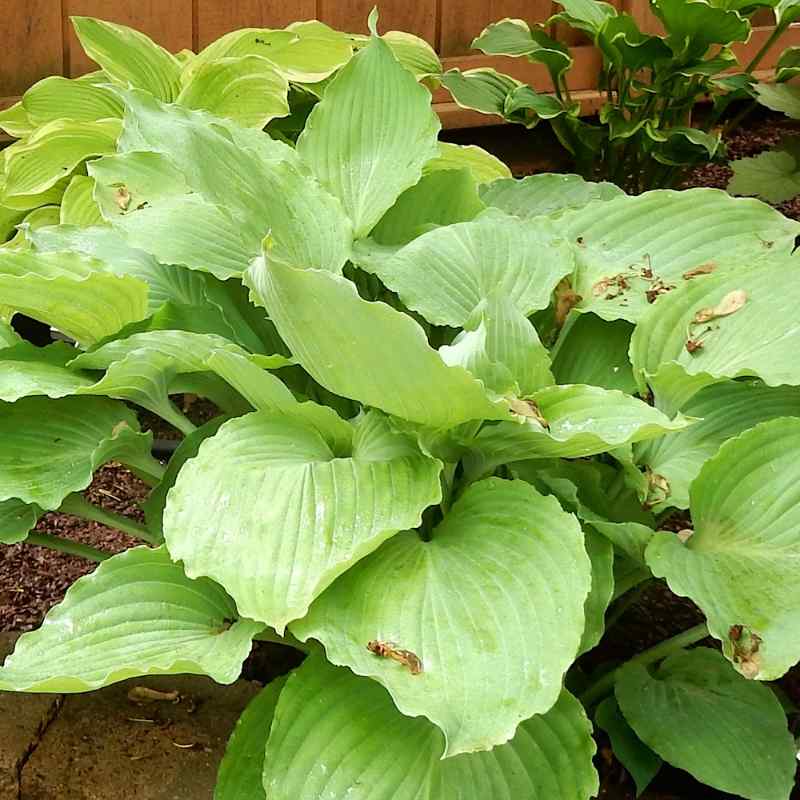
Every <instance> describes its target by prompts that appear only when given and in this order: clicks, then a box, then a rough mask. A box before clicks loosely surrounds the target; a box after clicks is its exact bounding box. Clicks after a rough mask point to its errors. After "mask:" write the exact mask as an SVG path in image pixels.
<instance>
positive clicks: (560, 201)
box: [481, 173, 624, 219]
mask: <svg viewBox="0 0 800 800" xmlns="http://www.w3.org/2000/svg"><path fill="white" fill-rule="evenodd" d="M621 194H624V192H623V191H622V189H620V188H619V187H617V186H615V185H614V184H613V183H605V182H602V183H591V182H589V181H585V180H584V179H583V178H581V177H580V176H579V175H561V174H550V173H542V174H541V175H529V176H528V177H527V178H522V179H521V180H516V179H514V178H505V179H501V180H497V181H493V182H492V183H488V184H486V185H485V186H483V188H482V189H481V199H482V200H483V202H484V203H486V205H487V206H493V207H495V208H499V209H501V210H502V211H505V212H506V213H507V214H513V215H514V216H516V217H521V218H522V219H530V218H531V217H539V216H543V215H546V214H555V213H557V212H559V211H563V210H565V209H566V210H568V209H576V208H583V206H585V205H586V204H587V203H588V202H590V201H591V200H613V199H614V198H615V197H617V196H618V195H621Z"/></svg>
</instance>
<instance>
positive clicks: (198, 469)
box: [164, 411, 441, 632]
mask: <svg viewBox="0 0 800 800" xmlns="http://www.w3.org/2000/svg"><path fill="white" fill-rule="evenodd" d="M440 469H441V465H440V463H439V462H438V461H434V460H432V459H429V458H426V457H425V456H423V455H422V454H421V453H420V452H419V450H418V449H417V448H416V445H414V444H413V443H412V441H411V440H410V439H408V438H406V437H404V436H402V435H399V434H395V433H393V432H392V430H391V429H390V427H389V425H388V422H387V420H386V419H385V418H384V417H383V416H382V415H380V414H378V413H376V412H372V413H370V414H368V415H367V416H366V417H365V418H364V419H363V420H362V421H361V422H360V423H359V424H358V425H357V427H355V428H353V427H351V426H350V425H349V424H348V423H346V422H344V421H343V420H335V419H334V418H333V417H328V418H327V419H326V420H324V421H323V420H322V418H321V417H320V418H316V419H311V418H309V416H307V415H304V416H301V415H300V414H295V413H292V412H279V411H275V412H256V413H253V414H249V415H247V416H245V417H240V418H239V419H235V420H232V421H230V422H228V423H226V424H225V425H224V426H223V427H222V428H220V431H219V433H218V434H217V435H216V436H214V437H213V438H211V439H208V440H207V441H205V442H204V443H203V445H202V446H201V447H200V451H199V453H198V455H197V457H196V458H194V459H192V460H191V461H189V462H188V463H187V464H186V466H185V467H184V468H183V469H182V470H181V473H180V475H179V476H178V480H177V482H176V484H175V486H174V488H173V489H172V491H171V492H170V494H169V497H168V499H167V507H166V510H165V512H164V534H165V537H166V540H167V543H168V545H169V548H170V552H171V553H172V554H173V556H174V557H175V558H179V559H181V560H182V561H183V562H184V564H185V565H186V570H187V574H189V575H192V576H197V575H208V576H210V577H213V578H215V579H216V580H218V581H220V582H221V583H222V584H223V586H225V588H226V589H227V590H228V591H229V592H230V593H231V595H232V596H233V597H234V599H235V600H236V604H237V606H238V608H239V610H240V611H241V613H243V614H245V615H246V616H249V617H252V618H254V619H259V620H262V621H263V622H266V623H267V624H269V625H272V626H273V627H274V628H276V629H277V630H278V631H279V632H282V631H283V630H284V628H285V626H286V624H287V623H288V622H290V621H292V620H294V619H298V618H299V617H302V616H303V615H304V614H305V613H306V611H307V610H308V607H309V605H310V604H311V602H312V601H313V599H314V598H315V597H316V596H317V595H318V594H320V593H321V592H322V591H323V590H324V589H325V588H326V587H327V586H328V585H329V584H330V583H331V582H332V581H333V580H334V579H335V578H336V577H337V576H339V575H340V574H342V573H343V572H345V571H346V570H347V569H348V568H349V567H350V566H351V565H352V564H354V563H355V562H356V561H358V560H359V559H361V558H363V557H364V556H365V555H367V554H368V553H370V552H372V551H373V550H375V549H376V548H377V547H378V546H379V545H380V544H381V543H382V542H383V541H385V540H386V539H388V538H389V537H390V536H393V535H394V534H395V533H397V532H398V531H400V530H404V529H406V528H413V527H415V526H416V525H418V524H419V522H420V519H421V514H422V512H423V511H424V509H425V508H427V507H428V506H429V505H431V504H432V503H435V502H437V501H438V500H439V497H440V491H441V490H440V486H439V471H440ZM198 493H199V494H202V496H204V497H206V498H207V500H208V502H207V503H203V504H198V503H197V497H198Z"/></svg>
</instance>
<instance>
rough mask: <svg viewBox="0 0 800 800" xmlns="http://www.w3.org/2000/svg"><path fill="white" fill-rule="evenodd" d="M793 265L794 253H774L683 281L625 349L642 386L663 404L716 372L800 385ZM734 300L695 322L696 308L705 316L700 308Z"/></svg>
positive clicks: (797, 264)
mask: <svg viewBox="0 0 800 800" xmlns="http://www.w3.org/2000/svg"><path fill="white" fill-rule="evenodd" d="M798 271H800V260H798V259H795V258H786V257H780V256H776V257H775V258H774V259H769V260H766V261H763V262H762V263H760V264H758V265H756V266H752V267H750V268H747V269H738V270H724V271H723V270H721V271H720V272H719V273H718V274H711V275H706V276H701V277H698V278H694V279H693V280H690V281H684V282H683V285H682V286H680V287H679V288H678V289H676V290H675V291H674V292H670V293H669V294H668V295H666V296H664V297H662V298H661V299H660V300H659V301H658V303H657V306H658V307H657V308H656V307H655V306H654V307H653V308H652V310H651V311H650V312H649V313H647V314H645V315H644V317H643V318H642V321H641V323H640V324H639V325H638V326H637V327H636V330H635V331H634V334H633V337H632V339H631V350H630V353H631V361H632V362H633V367H634V374H635V375H636V377H637V380H638V381H639V382H640V385H641V386H642V387H643V386H644V384H645V383H649V384H650V386H651V387H652V389H653V391H654V393H655V395H656V397H657V398H658V400H659V401H660V403H662V404H663V405H665V406H669V405H673V404H675V403H673V398H675V397H680V398H681V399H683V401H684V402H685V400H687V399H688V398H689V397H690V396H691V395H692V394H693V393H694V392H697V391H698V390H699V389H701V388H702V387H703V385H705V384H708V383H713V382H714V381H715V380H719V379H721V378H737V377H742V376H754V377H758V378H761V380H763V381H764V383H766V384H767V385H768V386H780V385H781V384H789V385H796V384H800V368H799V367H800V364H798V362H797V359H795V358H793V354H794V353H796V352H797V347H798V346H800V327H798V326H796V325H795V324H794V319H795V313H796V309H797V307H798V304H800V283H798V282H797V280H796V279H795V278H796V275H797V273H798ZM776 287H780V291H777V290H776ZM732 300H733V301H736V302H734V303H733V305H732V307H733V308H735V309H736V310H734V311H732V312H730V313H727V314H726V315H719V316H718V317H715V316H714V315H713V314H712V315H711V316H712V318H711V319H708V320H707V321H706V322H700V323H698V322H697V321H696V318H697V315H700V316H701V318H702V317H703V316H705V317H708V316H709V314H708V313H706V312H708V311H712V310H713V309H715V308H717V307H719V306H720V305H721V304H723V301H725V302H726V303H730V302H731V301H732ZM737 306H738V307H737ZM701 312H702V314H701ZM690 341H691V342H692V344H689V346H688V347H687V343H689V342H690ZM698 343H699V345H700V346H699V347H697V346H696V345H697V344H698ZM690 350H691V352H690Z"/></svg>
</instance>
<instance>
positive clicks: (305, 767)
mask: <svg viewBox="0 0 800 800" xmlns="http://www.w3.org/2000/svg"><path fill="white" fill-rule="evenodd" d="M443 747H444V736H443V735H442V733H441V732H440V731H439V730H438V729H437V728H436V727H434V726H433V725H431V724H430V723H429V722H428V721H427V720H425V719H422V718H416V719H415V718H411V717H405V716H403V715H402V714H400V713H399V712H398V711H397V709H396V708H395V707H394V705H393V704H392V702H391V699H390V697H389V695H388V694H387V693H386V691H385V690H384V689H383V688H382V687H380V686H379V685H378V684H377V683H375V682H373V681H370V680H367V679H364V678H358V677H356V676H355V675H353V674H352V673H351V672H350V671H349V670H345V669H337V668H336V667H332V666H330V665H328V664H326V663H325V661H324V660H323V659H321V658H319V657H312V658H309V659H307V660H306V662H305V663H304V664H303V665H302V666H301V667H300V669H298V670H297V672H295V673H294V674H293V675H292V676H290V678H289V680H288V681H287V682H286V686H285V688H284V690H283V691H282V692H281V696H280V698H279V700H278V706H277V708H276V709H275V716H274V719H273V724H272V731H271V733H270V738H269V741H268V742H267V752H266V758H265V761H264V788H265V790H266V793H267V796H268V797H269V798H270V800H297V798H299V797H309V798H311V797H335V798H340V797H354V798H355V797H360V798H363V800H418V798H420V797H431V798H437V800H485V798H488V797H491V798H492V799H493V800H517V798H520V800H521V799H522V798H526V800H527V799H528V798H530V800H545V798H558V800H589V798H590V797H593V796H594V795H595V793H596V792H597V789H598V781H597V774H596V773H595V770H594V767H593V766H592V755H593V753H594V751H595V745H594V742H593V741H592V738H591V724H590V723H589V721H588V720H587V719H586V715H585V713H584V711H583V709H582V708H581V706H580V703H578V701H577V700H576V699H575V698H574V697H572V695H570V694H568V693H567V692H563V693H562V695H561V697H560V699H559V700H558V702H557V703H556V705H555V706H554V707H553V708H552V709H551V710H550V711H549V712H548V713H547V714H544V715H542V716H536V717H532V718H531V719H530V720H527V721H526V722H523V723H522V724H521V725H520V726H519V729H518V730H517V735H516V736H515V737H514V739H513V740H512V741H511V742H509V743H508V744H505V745H503V746H501V747H496V748H495V749H494V750H492V751H491V752H489V753H472V754H465V755H461V756H456V757H455V758H449V759H446V760H444V761H441V760H440V756H441V754H442V750H443ZM348 793H349V794H348Z"/></svg>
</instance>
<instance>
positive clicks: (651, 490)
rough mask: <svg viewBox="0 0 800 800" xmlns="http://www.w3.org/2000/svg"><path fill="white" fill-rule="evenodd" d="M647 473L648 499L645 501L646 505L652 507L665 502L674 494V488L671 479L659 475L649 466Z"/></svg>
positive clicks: (648, 507) (647, 507)
mask: <svg viewBox="0 0 800 800" xmlns="http://www.w3.org/2000/svg"><path fill="white" fill-rule="evenodd" d="M645 474H646V476H647V499H646V500H645V501H644V507H645V508H646V509H650V508H653V506H657V505H658V504H659V503H663V502H664V501H665V500H666V499H667V498H668V497H669V496H670V494H672V489H671V487H670V485H669V481H668V480H667V479H666V478H665V477H664V476H663V475H659V474H658V473H657V472H653V471H652V470H650V469H649V468H648V469H647V470H646V471H645Z"/></svg>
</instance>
